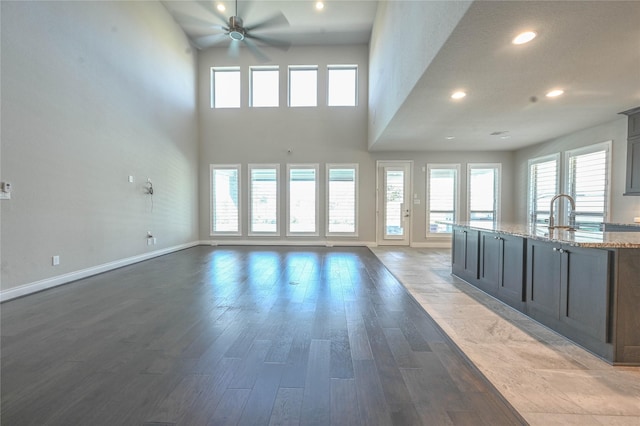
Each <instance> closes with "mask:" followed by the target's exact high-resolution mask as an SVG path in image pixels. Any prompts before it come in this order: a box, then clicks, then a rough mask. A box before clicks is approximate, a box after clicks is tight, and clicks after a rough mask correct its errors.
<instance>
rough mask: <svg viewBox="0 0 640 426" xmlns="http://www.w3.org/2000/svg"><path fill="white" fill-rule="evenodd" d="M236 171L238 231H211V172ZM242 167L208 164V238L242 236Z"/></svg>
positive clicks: (239, 165)
mask: <svg viewBox="0 0 640 426" xmlns="http://www.w3.org/2000/svg"><path fill="white" fill-rule="evenodd" d="M221 169H223V170H237V171H238V231H236V232H226V231H224V232H221V231H214V230H213V210H214V206H213V202H214V197H213V189H214V188H213V185H214V183H213V171H214V170H221ZM241 218H242V165H241V164H210V165H209V236H211V237H213V236H222V235H226V236H240V235H242V220H241Z"/></svg>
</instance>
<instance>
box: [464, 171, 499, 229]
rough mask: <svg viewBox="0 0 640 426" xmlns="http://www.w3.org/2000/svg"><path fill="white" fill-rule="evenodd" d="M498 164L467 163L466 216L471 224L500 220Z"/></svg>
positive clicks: (490, 222)
mask: <svg viewBox="0 0 640 426" xmlns="http://www.w3.org/2000/svg"><path fill="white" fill-rule="evenodd" d="M501 168H502V167H501V165H500V164H469V165H468V170H467V179H468V184H467V193H468V194H467V195H468V197H467V198H468V202H467V217H468V218H469V222H471V224H472V225H480V226H482V225H483V224H493V223H497V222H499V221H500V217H499V216H500V170H501Z"/></svg>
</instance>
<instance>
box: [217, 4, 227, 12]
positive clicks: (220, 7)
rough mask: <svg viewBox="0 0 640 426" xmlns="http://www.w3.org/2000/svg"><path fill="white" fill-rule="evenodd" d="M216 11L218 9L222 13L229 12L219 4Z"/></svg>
mask: <svg viewBox="0 0 640 426" xmlns="http://www.w3.org/2000/svg"><path fill="white" fill-rule="evenodd" d="M216 9H218V10H219V11H220V12H224V11H225V10H227V8H226V7H224V4H222V3H218V5H217V6H216Z"/></svg>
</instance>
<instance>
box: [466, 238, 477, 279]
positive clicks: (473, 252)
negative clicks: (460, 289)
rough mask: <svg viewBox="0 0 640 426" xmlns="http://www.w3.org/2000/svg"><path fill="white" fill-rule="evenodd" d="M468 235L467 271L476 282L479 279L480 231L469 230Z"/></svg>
mask: <svg viewBox="0 0 640 426" xmlns="http://www.w3.org/2000/svg"><path fill="white" fill-rule="evenodd" d="M465 235H466V236H467V244H466V247H465V248H466V261H467V263H466V265H465V273H466V274H467V277H469V279H470V280H471V282H472V283H474V284H475V282H477V280H478V263H479V259H478V257H479V254H480V232H479V231H474V230H467V233H466V234H465Z"/></svg>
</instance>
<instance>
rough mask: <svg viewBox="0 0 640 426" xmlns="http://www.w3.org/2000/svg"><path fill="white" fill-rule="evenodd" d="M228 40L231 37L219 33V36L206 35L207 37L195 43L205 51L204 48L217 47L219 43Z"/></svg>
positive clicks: (198, 39) (199, 38)
mask: <svg viewBox="0 0 640 426" xmlns="http://www.w3.org/2000/svg"><path fill="white" fill-rule="evenodd" d="M228 38H229V36H228V35H227V34H225V33H219V34H211V35H206V36H203V37H198V38H197V39H195V40H193V42H194V43H195V44H196V46H198V47H199V48H200V49H204V48H207V47H211V46H213V45H216V44H218V43H221V42H223V41H225V40H227V39H228Z"/></svg>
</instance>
